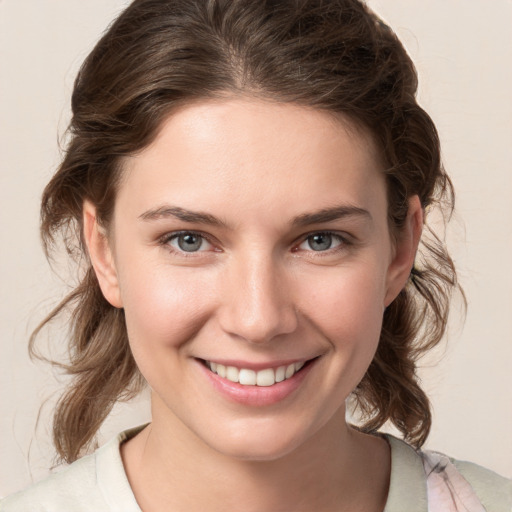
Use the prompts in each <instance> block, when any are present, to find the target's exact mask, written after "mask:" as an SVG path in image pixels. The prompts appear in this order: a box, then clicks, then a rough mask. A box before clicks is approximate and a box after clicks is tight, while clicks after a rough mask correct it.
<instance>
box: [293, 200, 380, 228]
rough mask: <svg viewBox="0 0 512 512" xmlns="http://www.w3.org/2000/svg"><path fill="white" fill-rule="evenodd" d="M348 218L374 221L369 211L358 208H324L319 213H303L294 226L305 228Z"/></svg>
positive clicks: (345, 206) (294, 222)
mask: <svg viewBox="0 0 512 512" xmlns="http://www.w3.org/2000/svg"><path fill="white" fill-rule="evenodd" d="M346 217H363V218H366V219H367V220H369V221H371V220H372V216H371V214H370V212H369V211H368V210H365V209H363V208H359V207H358V206H350V205H342V206H334V207H332V208H323V209H322V210H319V211H317V212H311V213H303V214H301V215H299V216H297V217H295V218H294V219H293V221H292V225H293V226H296V227H303V226H309V225H311V224H321V223H324V222H333V221H335V220H339V219H343V218H346Z"/></svg>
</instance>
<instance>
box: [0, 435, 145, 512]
mask: <svg viewBox="0 0 512 512" xmlns="http://www.w3.org/2000/svg"><path fill="white" fill-rule="evenodd" d="M130 433H131V431H127V432H123V433H121V434H119V435H118V436H116V437H115V438H114V439H112V440H111V441H110V442H108V443H107V444H106V445H104V446H103V447H101V448H100V449H99V450H97V451H96V452H94V453H93V454H91V455H87V456H85V457H83V458H81V459H79V460H77V461H76V462H74V463H73V464H71V465H70V466H67V467H66V468H65V469H63V470H61V471H59V472H57V473H54V474H52V475H51V476H49V477H48V478H46V479H45V480H42V481H41V482H38V483H36V484H34V485H32V486H31V487H29V488H27V489H25V490H23V491H20V492H18V493H16V494H13V495H11V496H8V497H7V498H5V499H3V500H2V501H0V510H1V512H27V511H31V512H69V511H73V512H90V511H95V512H96V511H109V510H123V512H140V508H139V507H138V505H137V503H136V501H135V498H134V496H133V493H132V491H131V488H130V485H129V483H128V479H127V477H126V473H125V472H124V468H123V463H122V460H121V454H120V451H119V445H120V443H121V442H123V441H124V440H125V439H126V438H127V437H128V436H129V435H130ZM120 506H121V508H119V507H120Z"/></svg>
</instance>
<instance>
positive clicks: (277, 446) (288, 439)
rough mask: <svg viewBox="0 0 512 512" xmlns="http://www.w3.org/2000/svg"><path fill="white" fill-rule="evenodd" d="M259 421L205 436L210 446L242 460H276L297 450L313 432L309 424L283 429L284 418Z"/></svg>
mask: <svg viewBox="0 0 512 512" xmlns="http://www.w3.org/2000/svg"><path fill="white" fill-rule="evenodd" d="M258 423H259V422H256V424H254V423H253V424H252V425H244V426H241V425H239V426H238V428H229V429H226V430H224V431H223V432H218V433H217V432H215V433H214V436H210V437H211V439H210V440H207V439H204V440H205V441H206V442H207V444H208V445H209V446H210V448H212V449H213V450H215V451H217V452H219V453H221V454H223V455H225V456H227V457H231V458H234V459H238V460H241V461H274V460H278V459H281V458H283V457H286V456H287V455H289V454H290V453H292V452H294V451H295V450H296V449H298V448H299V447H300V446H302V445H303V444H304V443H305V442H306V441H307V440H308V439H309V438H310V437H311V436H312V435H313V433H312V432H311V431H310V428H304V427H303V428H300V427H298V428H294V429H292V428H290V427H289V426H288V428H287V429H284V428H283V425H284V424H285V423H286V422H285V421H279V422H271V423H273V425H268V424H266V425H261V424H258ZM264 423H267V422H264ZM215 434H218V435H215Z"/></svg>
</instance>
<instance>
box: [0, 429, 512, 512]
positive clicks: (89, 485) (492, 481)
mask: <svg viewBox="0 0 512 512" xmlns="http://www.w3.org/2000/svg"><path fill="white" fill-rule="evenodd" d="M139 431H140V428H137V429H131V430H127V431H125V432H122V433H121V434H119V435H118V436H116V437H115V438H114V439H112V440H111V441H109V442H108V443H107V444H106V445H104V446H103V447H101V448H100V449H98V450H97V451H96V452H94V453H93V454H91V455H88V456H86V457H83V458H81V459H79V460H77V461H76V462H74V463H73V464H71V465H70V466H68V467H66V468H65V469H63V470H62V471H59V472H57V473H55V474H53V475H51V476H50V477H48V478H47V479H45V480H43V481H41V482H39V483H37V484H35V485H33V486H32V487H29V488H28V489H26V490H24V491H21V492H18V493H16V494H13V495H12V496H9V497H7V498H5V499H4V500H2V501H1V502H0V505H1V506H0V510H1V511H2V512H93V511H94V512H142V511H141V509H140V507H139V505H138V504H137V501H136V500H135V496H134V495H133V492H132V489H131V487H130V484H129V482H128V478H127V477H126V473H125V470H124V467H123V462H122V459H121V453H120V450H119V446H120V444H121V443H123V442H124V441H126V440H127V439H129V438H130V437H133V436H134V435H135V434H136V433H137V432H139ZM385 437H386V439H387V440H388V442H389V444H390V446H391V479H390V487H389V494H388V499H387V502H386V507H385V509H384V512H438V511H439V512H452V511H459V510H460V511H464V512H485V511H487V512H511V511H512V481H511V480H508V479H506V478H503V477H501V476H499V475H497V474H496V473H493V472H492V471H489V470H487V469H484V468H482V467H480V466H477V465H476V464H472V463H469V462H459V461H454V460H452V459H448V458H447V457H446V456H444V455H441V454H436V453H433V452H416V451H415V450H414V449H413V448H412V447H411V446H409V445H408V444H406V443H405V442H403V441H401V440H399V439H397V438H395V437H393V436H389V435H386V436H385ZM427 475H428V477H427ZM462 475H464V476H463V477H462ZM468 482H469V483H468ZM454 490H455V493H454V492H453V491H454ZM454 495H455V496H456V497H457V498H456V503H454V502H453V499H452V497H453V496H454ZM476 495H478V499H477V498H476ZM427 496H428V498H427ZM447 499H448V500H449V502H447V501H446V500H447ZM427 503H429V505H428V504H427ZM482 504H483V506H485V508H483V506H482ZM457 507H458V508H457Z"/></svg>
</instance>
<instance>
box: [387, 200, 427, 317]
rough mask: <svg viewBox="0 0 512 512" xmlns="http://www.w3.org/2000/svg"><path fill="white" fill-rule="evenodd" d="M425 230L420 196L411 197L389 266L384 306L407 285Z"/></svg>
mask: <svg viewBox="0 0 512 512" xmlns="http://www.w3.org/2000/svg"><path fill="white" fill-rule="evenodd" d="M422 230H423V208H422V206H421V203H420V199H419V197H418V196H416V195H415V196H412V197H410V198H409V209H408V212H407V219H406V221H405V225H404V227H403V229H402V231H401V233H400V234H399V237H398V240H397V242H396V247H395V252H394V255H393V260H392V262H391V264H390V266H389V268H388V275H387V288H386V296H385V299H384V307H387V306H389V305H390V304H391V303H392V302H393V301H394V300H395V298H396V297H397V295H398V294H399V293H400V291H401V290H402V289H403V287H404V286H405V285H406V283H407V280H408V279H409V275H410V273H411V269H412V267H413V265H414V259H415V257H416V251H417V250H418V245H419V242H420V238H421V232H422Z"/></svg>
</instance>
